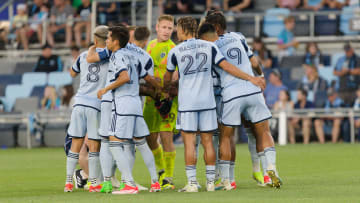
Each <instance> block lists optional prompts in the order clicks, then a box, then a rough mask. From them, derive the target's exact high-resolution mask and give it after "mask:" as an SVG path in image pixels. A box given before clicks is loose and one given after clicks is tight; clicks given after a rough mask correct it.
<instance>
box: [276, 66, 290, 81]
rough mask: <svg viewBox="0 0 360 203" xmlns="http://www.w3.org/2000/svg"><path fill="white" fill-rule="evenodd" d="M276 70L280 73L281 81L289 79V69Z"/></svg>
mask: <svg viewBox="0 0 360 203" xmlns="http://www.w3.org/2000/svg"><path fill="white" fill-rule="evenodd" d="M278 70H279V71H280V73H281V78H282V79H283V80H286V79H289V78H290V69H289V68H278Z"/></svg>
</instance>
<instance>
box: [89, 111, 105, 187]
mask: <svg viewBox="0 0 360 203" xmlns="http://www.w3.org/2000/svg"><path fill="white" fill-rule="evenodd" d="M86 120H87V132H88V146H89V181H90V183H91V186H90V188H89V192H100V190H101V185H100V182H101V180H100V178H101V176H102V174H101V173H102V172H101V166H100V157H99V156H100V143H101V137H100V135H99V133H98V129H99V124H100V112H98V111H97V110H95V109H91V108H87V109H86Z"/></svg>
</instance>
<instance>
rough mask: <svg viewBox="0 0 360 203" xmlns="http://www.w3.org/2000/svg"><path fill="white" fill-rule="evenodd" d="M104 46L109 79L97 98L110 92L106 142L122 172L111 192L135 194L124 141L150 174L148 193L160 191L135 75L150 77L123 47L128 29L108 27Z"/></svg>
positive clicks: (129, 154)
mask: <svg viewBox="0 0 360 203" xmlns="http://www.w3.org/2000/svg"><path fill="white" fill-rule="evenodd" d="M109 31H110V32H109V35H108V39H107V48H108V49H109V50H111V51H112V52H113V53H112V55H111V57H110V70H111V71H112V79H111V80H110V82H112V83H111V84H110V85H108V86H106V87H105V88H103V89H101V90H99V92H98V98H101V97H102V96H103V95H104V94H105V93H106V92H108V91H112V92H113V99H114V107H115V111H113V113H112V121H111V122H112V125H111V132H109V135H110V136H109V141H110V142H109V145H110V151H111V153H112V155H113V158H114V159H115V160H116V163H117V167H118V168H119V170H120V171H121V173H122V178H123V182H124V184H125V185H124V187H123V188H121V189H120V190H119V191H115V192H113V194H137V193H138V187H136V185H135V182H134V179H133V177H132V172H131V164H132V162H131V160H130V159H131V156H132V153H133V152H132V151H129V150H128V148H125V147H124V145H125V144H127V143H126V141H129V140H132V141H133V142H135V145H136V146H137V149H138V150H139V151H140V153H141V154H142V156H143V159H144V161H145V164H146V165H147V167H148V169H149V172H150V175H151V181H152V185H151V190H150V192H157V191H160V184H159V183H158V176H157V173H156V168H155V162H154V157H153V155H152V153H151V151H150V148H149V147H148V145H147V143H146V140H145V137H146V136H148V135H149V130H148V128H147V126H146V123H145V120H144V118H143V116H142V112H141V110H142V108H141V100H140V97H139V78H144V79H145V81H149V80H152V78H151V76H149V75H148V72H147V71H146V70H145V66H144V64H142V63H141V61H140V60H138V58H136V56H135V55H134V54H133V53H132V52H130V51H129V50H128V49H126V48H125V47H126V45H127V43H128V40H129V32H128V30H127V29H126V28H124V27H112V28H110V30H109Z"/></svg>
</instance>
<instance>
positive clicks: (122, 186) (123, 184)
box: [119, 181, 125, 190]
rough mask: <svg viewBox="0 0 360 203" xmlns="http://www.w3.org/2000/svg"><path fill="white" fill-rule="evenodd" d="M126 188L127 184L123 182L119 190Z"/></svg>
mask: <svg viewBox="0 0 360 203" xmlns="http://www.w3.org/2000/svg"><path fill="white" fill-rule="evenodd" d="M124 187H125V183H124V182H123V181H120V187H119V190H122V189H124Z"/></svg>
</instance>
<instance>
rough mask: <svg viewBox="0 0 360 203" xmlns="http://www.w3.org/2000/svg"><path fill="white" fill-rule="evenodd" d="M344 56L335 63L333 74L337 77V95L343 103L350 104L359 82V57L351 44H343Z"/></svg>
mask: <svg viewBox="0 0 360 203" xmlns="http://www.w3.org/2000/svg"><path fill="white" fill-rule="evenodd" d="M344 50H345V56H343V57H341V58H339V60H338V61H337V63H336V66H335V70H334V75H336V76H338V78H339V96H340V98H341V99H342V100H344V102H345V104H347V105H352V104H353V102H354V100H355V91H356V89H357V87H358V84H359V82H360V80H359V74H360V58H359V57H358V56H357V55H356V54H355V52H354V49H353V48H352V47H351V45H350V44H349V43H348V44H345V46H344Z"/></svg>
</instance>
